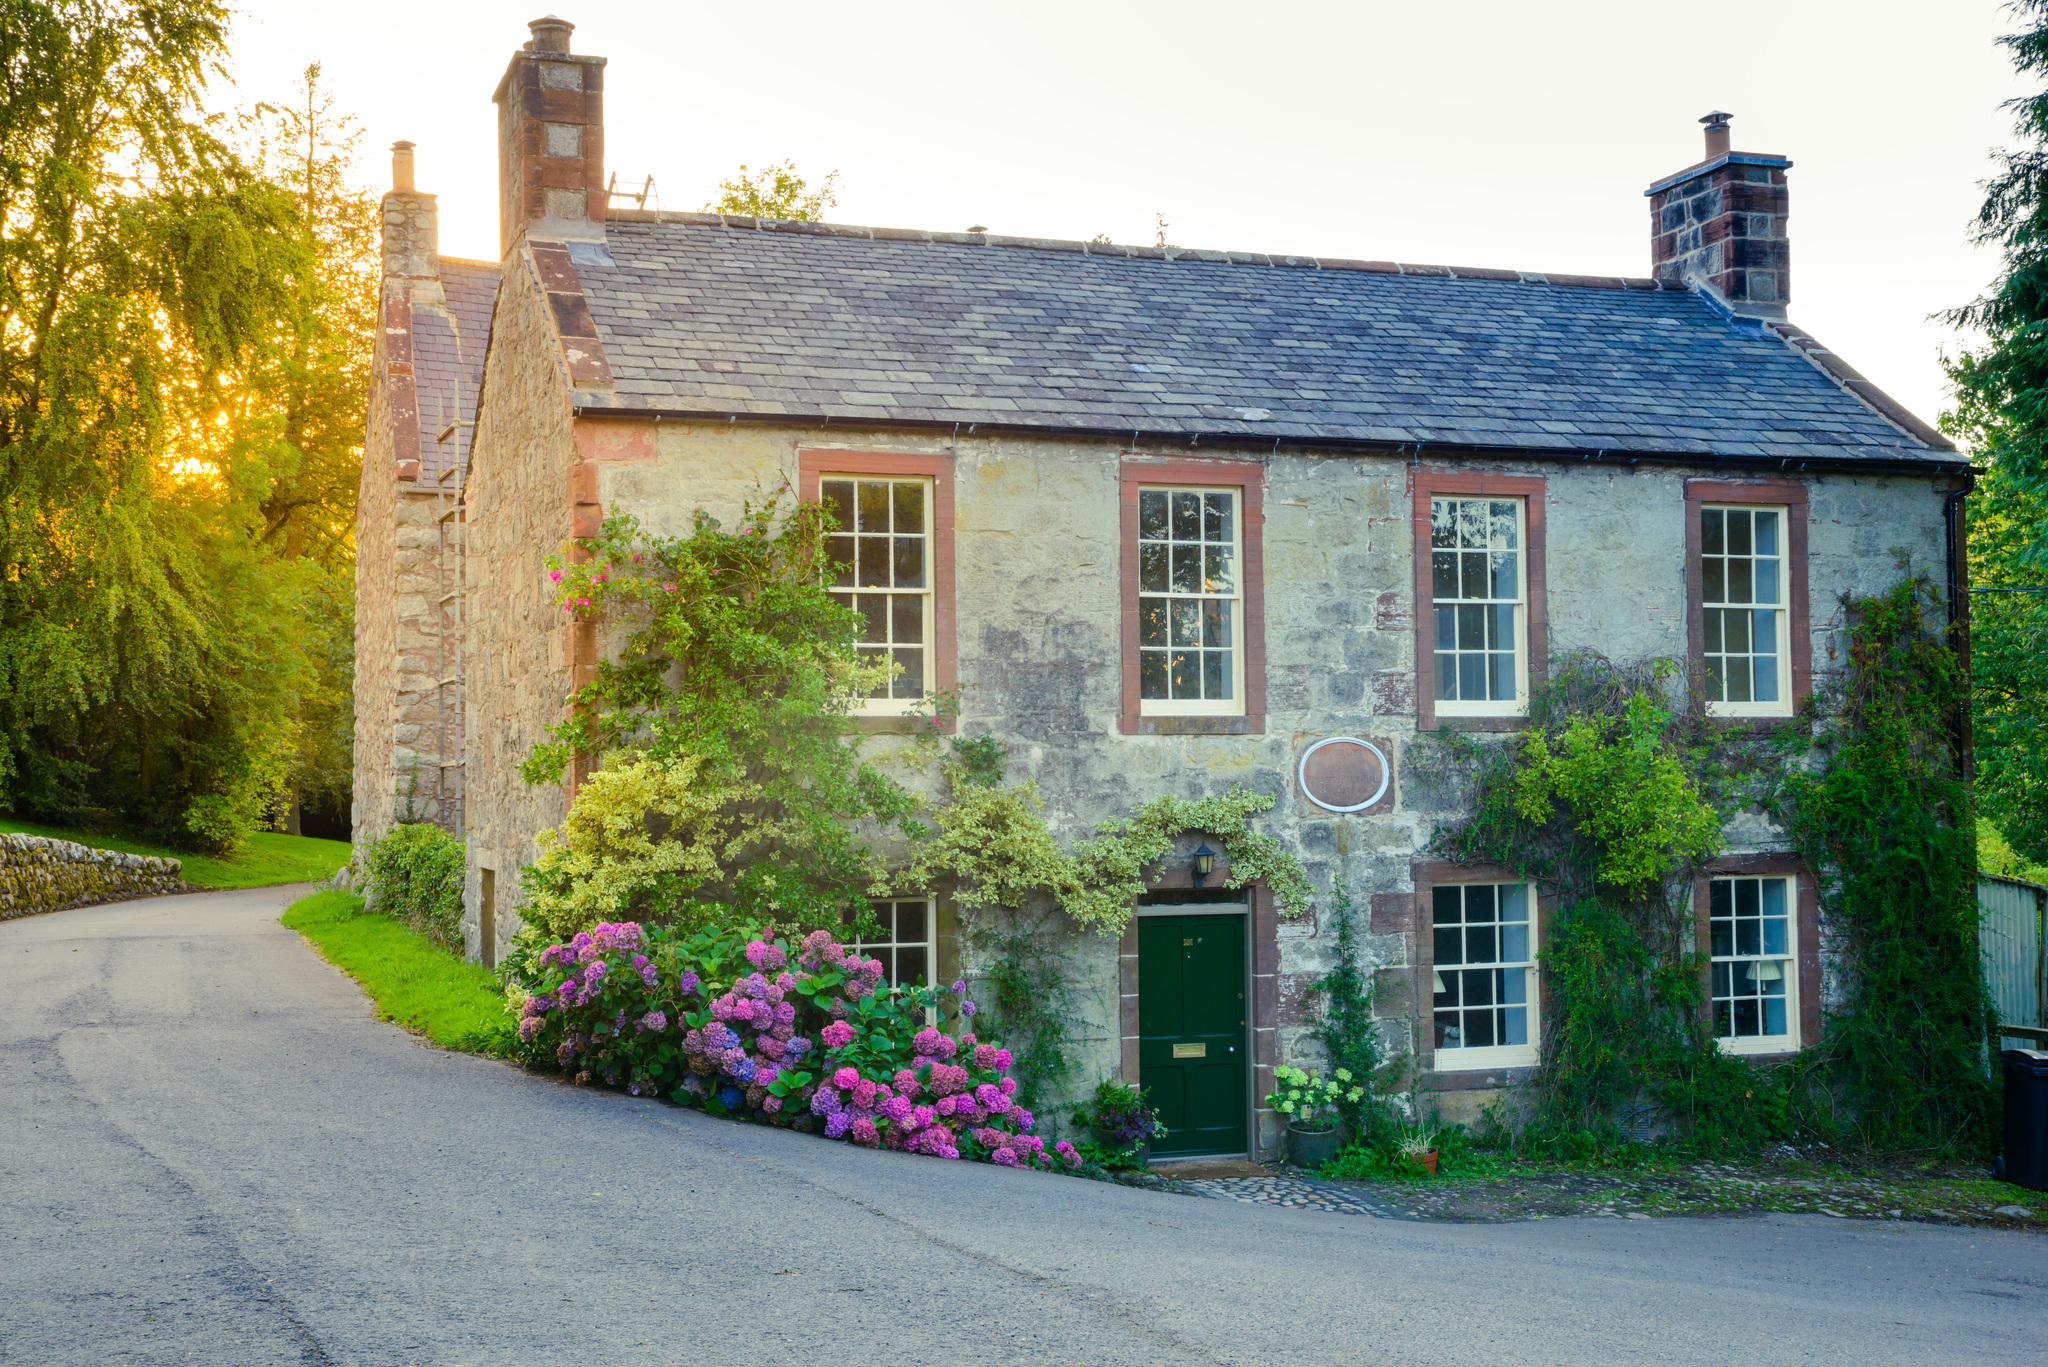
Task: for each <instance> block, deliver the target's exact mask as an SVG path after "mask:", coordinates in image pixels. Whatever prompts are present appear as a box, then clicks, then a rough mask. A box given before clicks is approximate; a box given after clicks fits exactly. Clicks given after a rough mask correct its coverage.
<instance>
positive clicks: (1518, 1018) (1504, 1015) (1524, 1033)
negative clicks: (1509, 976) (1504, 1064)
mask: <svg viewBox="0 0 2048 1367" xmlns="http://www.w3.org/2000/svg"><path fill="white" fill-rule="evenodd" d="M1517 971H1518V972H1519V971H1520V970H1517ZM1501 1022H1502V1026H1503V1030H1502V1034H1501V1041H1500V1042H1501V1043H1502V1044H1527V1043H1528V1042H1529V1008H1528V1007H1526V1006H1512V1007H1509V1008H1508V1009H1507V1010H1506V1011H1503V1012H1501Z"/></svg>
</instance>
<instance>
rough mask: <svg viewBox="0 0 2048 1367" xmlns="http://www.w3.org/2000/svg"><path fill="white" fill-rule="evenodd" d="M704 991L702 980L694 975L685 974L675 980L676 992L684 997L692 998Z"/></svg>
mask: <svg viewBox="0 0 2048 1367" xmlns="http://www.w3.org/2000/svg"><path fill="white" fill-rule="evenodd" d="M703 989H704V980H703V979H702V978H700V977H698V976H697V975H696V974H695V973H685V974H684V975H683V976H682V977H681V978H679V979H677V980H676V991H677V992H679V993H681V994H682V995H683V996H685V997H694V996H696V995H697V994H698V993H699V992H701V991H703Z"/></svg>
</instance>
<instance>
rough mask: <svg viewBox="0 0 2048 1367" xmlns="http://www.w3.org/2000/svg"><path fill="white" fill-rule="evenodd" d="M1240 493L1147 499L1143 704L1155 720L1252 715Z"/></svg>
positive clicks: (1142, 527)
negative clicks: (1247, 700)
mask: <svg viewBox="0 0 2048 1367" xmlns="http://www.w3.org/2000/svg"><path fill="white" fill-rule="evenodd" d="M1239 544H1240V520H1239V511H1238V491H1237V490H1235V489H1188V488H1156V487H1145V488H1141V489H1139V490H1138V699H1139V709H1140V712H1141V713H1142V714H1145V715H1159V714H1175V713H1177V714H1182V715H1197V716H1199V715H1236V714H1238V713H1241V712H1243V711H1244V701H1243V699H1244V669H1245V660H1244V649H1243V644H1242V642H1241V640H1240V636H1241V633H1242V630H1243V625H1242V619H1243V593H1242V591H1241V588H1240V580H1241V578H1242V575H1241V574H1240V566H1239V563H1238V547H1239Z"/></svg>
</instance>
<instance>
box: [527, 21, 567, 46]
mask: <svg viewBox="0 0 2048 1367" xmlns="http://www.w3.org/2000/svg"><path fill="white" fill-rule="evenodd" d="M526 27H527V28H528V29H529V30H531V31H532V33H533V41H532V42H531V43H529V44H528V45H527V50H528V51H530V52H567V51H568V50H569V35H570V34H572V33H574V32H575V31H576V26H575V25H574V24H572V23H570V22H569V21H568V20H567V19H564V18H561V17H560V16H559V15H554V14H547V15H542V16H541V17H540V18H538V19H535V20H534V21H532V22H531V23H529V24H528V25H527V26H526Z"/></svg>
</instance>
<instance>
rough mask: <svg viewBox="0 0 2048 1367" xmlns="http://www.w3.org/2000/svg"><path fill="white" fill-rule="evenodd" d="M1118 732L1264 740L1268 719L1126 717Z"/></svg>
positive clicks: (1260, 714)
mask: <svg viewBox="0 0 2048 1367" xmlns="http://www.w3.org/2000/svg"><path fill="white" fill-rule="evenodd" d="M1119 729H1120V730H1121V731H1122V732H1123V734H1125V735H1127V736H1263V735H1264V734H1266V718H1265V716H1264V714H1262V713H1255V714H1252V715H1249V716H1237V717H1218V716H1145V715H1143V714H1140V715H1138V716H1135V717H1134V716H1130V715H1128V714H1127V715H1125V716H1124V717H1123V718H1122V722H1121V725H1120V727H1119Z"/></svg>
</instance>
